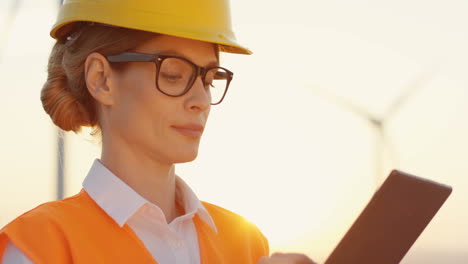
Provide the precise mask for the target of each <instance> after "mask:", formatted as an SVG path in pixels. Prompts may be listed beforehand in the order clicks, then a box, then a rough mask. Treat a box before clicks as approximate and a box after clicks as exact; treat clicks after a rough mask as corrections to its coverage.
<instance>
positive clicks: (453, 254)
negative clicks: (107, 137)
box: [0, 0, 468, 264]
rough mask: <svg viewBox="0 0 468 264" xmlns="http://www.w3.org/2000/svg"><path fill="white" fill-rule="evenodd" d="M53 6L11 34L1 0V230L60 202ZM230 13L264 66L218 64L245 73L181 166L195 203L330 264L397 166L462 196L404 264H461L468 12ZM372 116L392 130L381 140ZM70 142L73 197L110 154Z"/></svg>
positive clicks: (22, 12)
mask: <svg viewBox="0 0 468 264" xmlns="http://www.w3.org/2000/svg"><path fill="white" fill-rule="evenodd" d="M56 2H57V1H49V0H47V1H46V0H43V1H40V2H39V1H33V0H24V1H22V3H21V4H20V5H19V6H18V7H19V12H18V14H17V16H16V17H15V18H14V20H13V21H12V24H11V31H7V30H4V29H6V28H8V23H7V22H6V21H8V19H7V17H8V14H9V10H10V8H11V5H12V3H13V1H12V0H0V32H2V33H1V34H0V76H1V77H2V78H1V79H0V83H1V85H0V89H1V91H2V95H3V100H2V102H3V103H2V104H0V118H1V119H2V120H3V122H2V129H1V130H0V131H1V132H0V133H1V134H0V135H1V136H0V141H1V146H2V151H1V152H0V162H1V164H2V166H0V175H1V176H0V177H1V183H2V184H0V201H1V202H0V226H3V225H4V224H6V223H8V222H9V221H11V220H12V219H14V218H15V217H17V216H18V215H20V214H21V213H23V212H25V211H27V210H29V209H32V208H34V207H35V206H37V205H39V204H40V203H43V202H46V201H50V200H53V199H55V182H56V181H55V170H56V156H55V151H56V132H57V131H56V129H55V128H54V126H53V125H52V123H51V121H50V119H49V118H48V116H47V115H46V114H45V113H44V111H43V109H42V106H41V103H40V100H39V93H40V89H41V86H42V84H43V83H44V81H45V78H46V74H45V71H46V65H47V56H48V53H49V52H50V48H51V45H52V44H53V41H52V39H51V38H50V37H49V36H48V32H49V30H50V28H51V26H52V24H53V23H54V19H55V14H56V12H57V6H56ZM231 7H232V18H233V26H234V29H235V32H236V35H237V38H238V40H239V42H240V43H242V44H244V45H245V46H247V47H249V48H250V49H251V50H252V51H253V52H254V54H253V55H251V56H243V55H229V54H226V55H224V54H223V56H222V57H221V59H222V64H223V66H226V67H227V68H229V69H231V70H232V71H233V72H234V73H235V77H234V81H233V83H232V85H231V87H230V90H229V93H228V97H227V98H226V100H225V101H224V102H223V103H222V104H221V105H219V106H215V107H214V108H213V109H212V111H211V115H210V120H209V123H208V127H207V130H206V131H205V134H204V138H203V140H202V144H201V146H200V154H199V157H198V158H197V160H196V161H195V162H192V163H189V164H181V165H180V166H178V167H177V173H178V174H179V175H181V176H182V177H183V178H184V180H186V181H187V182H188V183H189V184H190V186H192V188H193V189H194V191H195V192H196V193H197V195H198V196H199V198H200V199H202V200H206V201H209V202H212V203H215V204H218V205H221V206H223V207H225V208H228V209H230V210H232V211H234V212H236V213H239V214H241V215H243V216H245V217H246V218H247V219H249V220H250V221H251V222H253V223H255V224H256V225H257V226H259V228H260V229H261V230H262V232H264V233H265V235H266V236H267V237H268V238H269V241H270V244H271V248H272V250H273V251H294V252H303V253H306V254H307V255H309V256H310V257H311V258H313V259H314V260H317V261H323V260H325V259H326V257H327V255H328V254H329V253H330V252H331V251H332V250H333V248H334V247H335V246H336V244H337V243H338V242H339V240H340V238H341V237H342V236H343V235H344V233H345V232H346V230H347V229H348V228H349V226H350V225H351V224H352V223H353V221H354V219H355V218H356V217H357V216H358V215H359V213H360V212H361V210H362V209H363V208H364V206H365V205H366V203H367V202H368V201H369V199H370V197H371V196H372V194H373V192H374V191H375V190H376V187H377V186H378V184H379V183H380V182H382V180H383V179H384V178H385V177H386V175H387V174H388V173H389V172H390V170H391V169H393V168H398V169H401V170H404V171H407V172H409V173H412V174H415V175H418V176H422V177H425V178H429V179H432V180H435V181H439V182H442V183H445V184H449V185H451V186H453V193H452V195H451V196H450V197H449V199H448V200H447V202H446V203H445V204H444V206H443V207H442V208H441V209H440V211H439V212H438V214H437V215H436V216H435V217H434V219H433V221H432V222H431V223H430V224H429V226H428V227H427V228H426V230H425V231H424V232H423V233H422V235H421V236H420V237H419V239H418V240H417V242H416V243H415V244H414V246H413V247H412V249H411V250H410V251H409V253H408V254H407V255H406V257H405V258H404V260H403V261H402V263H429V264H430V263H440V262H443V263H466V262H467V260H468V228H467V227H466V225H465V223H466V222H467V221H468V195H467V194H468V162H467V157H468V138H467V137H466V135H468V122H467V116H468V104H467V103H466V100H467V99H468V75H467V74H466V73H467V72H468V51H467V49H466V48H465V47H468V30H467V28H466V25H467V24H468V17H467V16H466V12H467V11H468V2H466V1H452V0H448V1H443V2H442V1H419V0H406V1H404V0H395V1H364V0H356V1H344V0H340V1H299V0H291V1H287V2H280V1H264V0H258V1H247V0H236V1H232V2H231ZM407 91H412V93H411V94H410V96H408V97H406V98H405V100H403V101H401V104H397V105H396V106H394V105H395V102H399V101H400V100H399V99H398V98H400V96H401V95H402V94H405V92H407ZM356 108H360V109H361V108H362V109H364V110H362V111H359V112H356V111H353V109H356ZM363 112H366V113H367V114H366V115H363V114H362V113H363ZM369 116H372V117H374V118H377V119H382V120H383V124H384V126H383V133H384V137H383V139H382V138H380V137H379V133H380V131H379V130H377V129H376V128H375V127H374V126H372V125H371V123H370V121H369ZM66 143H67V145H66V156H65V165H66V175H67V180H66V195H73V194H74V193H76V192H78V191H79V190H80V188H81V182H82V180H83V179H84V177H85V176H86V173H87V171H88V169H89V168H90V166H91V163H92V161H93V160H94V159H95V158H98V157H99V145H98V144H97V143H96V142H95V140H93V139H92V138H90V137H89V136H87V135H73V134H67V135H66ZM379 156H382V158H381V159H378V157H379ZM379 162H382V164H383V165H382V167H383V169H382V170H379V171H376V166H377V165H378V164H380V163H379Z"/></svg>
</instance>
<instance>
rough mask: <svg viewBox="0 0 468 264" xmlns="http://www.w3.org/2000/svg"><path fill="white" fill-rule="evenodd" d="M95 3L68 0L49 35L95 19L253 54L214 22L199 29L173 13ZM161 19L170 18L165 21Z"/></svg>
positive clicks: (109, 23) (55, 36) (55, 35)
mask: <svg viewBox="0 0 468 264" xmlns="http://www.w3.org/2000/svg"><path fill="white" fill-rule="evenodd" d="M96 5H99V2H95V1H91V2H88V3H87V4H86V5H83V4H81V5H73V2H70V3H68V4H65V5H63V6H62V7H61V10H60V13H59V17H58V19H57V23H56V24H55V25H54V26H53V28H52V30H51V32H50V35H51V36H52V37H53V38H55V39H59V38H61V37H64V36H67V34H70V33H71V32H70V31H71V30H72V26H71V25H72V24H73V23H75V22H80V21H82V22H96V23H102V24H107V25H111V26H117V27H123V28H129V29H135V30H142V31H148V32H152V33H158V34H165V35H170V36H176V37H182V38H189V39H195V40H200V41H206V42H210V43H214V44H217V45H218V47H219V50H220V51H222V52H229V53H237V54H252V51H250V50H249V49H247V48H246V47H243V46H241V45H239V44H238V43H237V42H236V40H235V36H234V33H233V32H232V31H225V30H224V31H223V30H220V29H217V28H216V26H212V27H205V28H204V29H203V30H200V27H198V28H197V27H196V26H192V27H191V26H190V25H188V23H180V24H179V25H177V24H176V23H174V21H178V20H177V19H174V15H173V14H164V13H158V14H157V17H158V18H157V19H155V16H156V15H155V14H154V13H150V12H143V11H141V10H132V15H131V16H130V15H129V11H128V10H127V9H120V8H112V9H109V7H108V6H105V7H102V6H96ZM103 10H104V12H103ZM165 18H166V19H165ZM155 20H157V22H158V23H148V21H150V22H151V21H155ZM161 21H170V22H167V24H164V23H163V22H161Z"/></svg>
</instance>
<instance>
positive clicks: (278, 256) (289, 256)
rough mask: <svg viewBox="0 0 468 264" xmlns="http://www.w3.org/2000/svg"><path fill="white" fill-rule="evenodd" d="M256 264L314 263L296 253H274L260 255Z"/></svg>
mask: <svg viewBox="0 0 468 264" xmlns="http://www.w3.org/2000/svg"><path fill="white" fill-rule="evenodd" d="M257 264H316V263H315V262H314V261H312V260H311V259H310V258H309V257H307V256H306V255H304V254H298V253H274V254H273V255H271V257H262V258H261V259H260V260H259V261H258V263H257Z"/></svg>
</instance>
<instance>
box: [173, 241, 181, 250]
mask: <svg viewBox="0 0 468 264" xmlns="http://www.w3.org/2000/svg"><path fill="white" fill-rule="evenodd" d="M174 247H175V248H176V249H180V248H181V247H182V243H181V242H180V241H177V242H175V243H174Z"/></svg>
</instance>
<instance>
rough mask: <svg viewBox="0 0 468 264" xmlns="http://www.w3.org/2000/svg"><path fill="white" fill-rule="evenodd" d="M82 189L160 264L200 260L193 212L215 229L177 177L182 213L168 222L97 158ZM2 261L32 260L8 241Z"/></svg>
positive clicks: (27, 262)
mask: <svg viewBox="0 0 468 264" xmlns="http://www.w3.org/2000/svg"><path fill="white" fill-rule="evenodd" d="M83 188H84V189H85V191H86V192H87V193H88V194H89V195H90V196H91V198H92V199H93V200H94V201H95V202H96V203H97V204H98V205H99V206H100V207H101V208H102V209H103V210H104V211H105V212H106V213H107V214H108V215H109V216H110V217H111V218H112V219H114V221H115V222H116V223H117V224H118V225H119V226H120V227H123V226H124V225H125V224H127V225H129V227H130V228H132V229H133V231H134V232H135V234H136V235H137V236H138V238H139V239H140V240H141V241H142V242H143V244H144V245H145V247H146V248H147V249H148V251H149V252H150V253H151V254H152V255H153V258H154V259H155V260H156V261H157V262H158V263H159V264H169V263H180V264H199V263H200V251H199V247H198V236H197V230H196V228H195V225H194V223H193V221H192V218H193V217H194V216H195V214H198V216H199V217H200V219H202V220H203V221H205V222H206V223H207V224H208V225H209V226H210V227H211V228H213V230H214V231H215V232H217V230H216V226H215V224H214V221H213V219H212V218H211V216H210V214H209V213H208V211H207V210H206V209H205V207H204V206H203V205H202V203H201V202H200V200H199V199H198V198H197V196H196V195H195V193H193V191H192V190H191V189H190V187H189V186H188V185H187V184H186V183H185V182H184V181H183V180H182V179H181V178H179V177H178V176H177V177H176V199H177V200H178V203H179V204H180V205H182V206H183V208H184V209H185V214H184V215H182V216H179V217H177V218H175V219H174V220H173V221H172V222H171V223H169V224H168V223H167V222H166V217H165V215H164V213H163V212H162V210H161V209H160V208H159V207H158V206H157V205H155V204H153V203H151V202H149V201H148V200H146V199H145V198H143V197H142V196H141V195H139V194H138V193H137V192H135V191H134V190H133V189H132V188H130V186H128V185H127V184H126V183H124V182H123V181H122V180H121V179H120V178H118V177H117V176H115V175H114V174H113V173H112V172H111V171H109V170H108V169H107V168H106V167H105V166H104V165H102V163H101V162H100V161H99V160H95V161H94V163H93V166H92V167H91V169H90V171H89V173H88V175H87V176H86V178H85V180H84V181H83ZM2 263H3V264H31V263H32V261H31V260H30V259H29V258H28V257H27V256H25V255H24V253H23V252H22V251H21V250H20V249H18V248H17V247H16V246H15V245H14V244H13V243H11V241H8V244H7V247H6V249H5V252H4V255H3V260H2Z"/></svg>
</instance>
